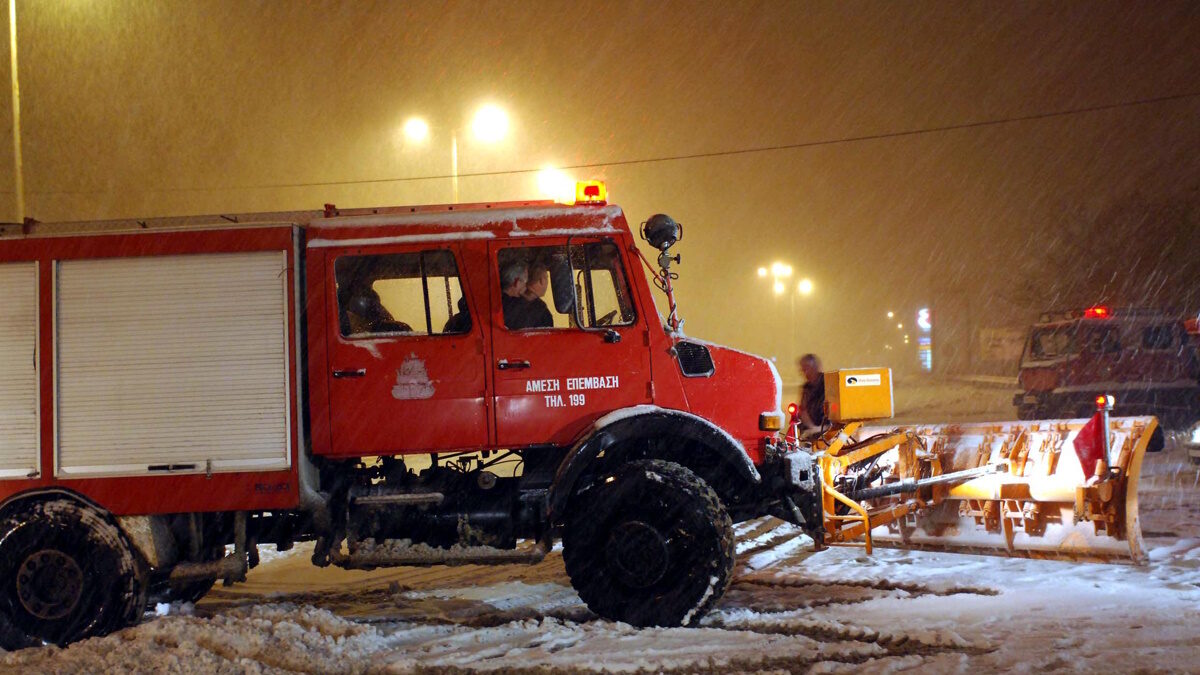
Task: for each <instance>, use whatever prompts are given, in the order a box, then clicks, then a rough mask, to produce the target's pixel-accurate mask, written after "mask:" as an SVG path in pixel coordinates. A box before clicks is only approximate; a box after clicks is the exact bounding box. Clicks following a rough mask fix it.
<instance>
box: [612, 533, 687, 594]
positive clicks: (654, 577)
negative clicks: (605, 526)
mask: <svg viewBox="0 0 1200 675" xmlns="http://www.w3.org/2000/svg"><path fill="white" fill-rule="evenodd" d="M604 550H605V559H606V562H607V563H608V567H609V569H611V570H612V571H613V572H615V573H616V576H617V578H618V579H619V580H620V581H621V582H622V583H623V584H625V585H627V586H630V587H632V588H646V587H648V586H652V585H653V584H655V583H657V582H658V580H659V579H662V578H663V575H665V574H666V572H667V568H668V567H669V566H670V562H671V552H670V548H669V547H668V542H667V539H666V537H664V536H663V534H662V533H661V532H659V531H658V528H656V527H654V526H653V525H650V524H648V523H645V522H643V521H640V520H633V521H628V522H625V523H621V524H620V525H618V526H617V527H615V528H613V529H612V531H611V532H610V533H609V535H608V545H607V546H606V547H605V549H604Z"/></svg>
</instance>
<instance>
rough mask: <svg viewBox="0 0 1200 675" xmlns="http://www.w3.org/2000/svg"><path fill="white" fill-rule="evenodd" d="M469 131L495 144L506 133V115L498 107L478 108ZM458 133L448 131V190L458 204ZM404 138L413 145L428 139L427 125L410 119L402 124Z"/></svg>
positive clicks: (480, 138)
mask: <svg viewBox="0 0 1200 675" xmlns="http://www.w3.org/2000/svg"><path fill="white" fill-rule="evenodd" d="M471 131H472V132H473V133H474V135H475V138H476V139H477V140H480V141H483V142H485V143H495V142H497V141H499V140H501V139H503V138H504V137H505V135H507V133H508V114H507V113H505V112H504V110H502V109H501V108H500V107H498V106H495V105H492V104H488V105H485V106H483V107H482V108H480V109H479V110H478V111H477V112H476V113H475V117H474V118H473V119H472V120H471ZM458 132H459V129H457V128H452V129H450V190H451V193H452V195H453V203H455V204H457V203H458ZM404 138H405V139H407V140H409V141H410V142H413V143H424V142H425V141H426V140H428V139H429V123H428V122H426V121H425V120H424V119H422V118H420V117H410V118H409V119H408V120H407V121H405V123H404Z"/></svg>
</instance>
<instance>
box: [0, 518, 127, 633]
mask: <svg viewBox="0 0 1200 675" xmlns="http://www.w3.org/2000/svg"><path fill="white" fill-rule="evenodd" d="M0 537H2V538H0V617H2V618H0V643H2V644H0V646H3V647H4V648H5V649H17V648H20V647H25V646H29V645H30V644H36V643H39V642H49V643H54V644H57V645H60V646H61V645H66V644H68V643H71V642H75V641H77V640H81V639H84V638H87V637H92V636H94V635H104V634H106V633H109V632H112V631H114V630H119V629H121V628H123V627H125V626H127V625H130V624H132V623H135V622H136V621H137V620H138V619H140V618H141V615H142V610H143V609H144V608H145V606H146V571H145V567H144V565H143V564H142V562H141V560H140V558H138V557H137V555H136V554H134V552H133V551H132V549H131V547H130V546H129V544H128V542H127V541H126V540H125V537H124V535H122V534H121V531H120V530H119V529H117V527H116V526H115V525H113V524H112V523H110V522H108V521H107V520H106V519H105V518H104V516H103V515H102V514H100V513H99V512H97V511H96V510H95V509H92V508H89V507H87V506H85V505H83V504H80V503H79V502H75V501H72V500H66V499H58V500H53V501H47V502H41V503H37V504H32V505H30V506H28V507H25V508H23V509H20V510H18V511H16V512H14V513H11V514H9V515H7V516H5V517H4V518H3V519H0Z"/></svg>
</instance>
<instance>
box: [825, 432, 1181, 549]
mask: <svg viewBox="0 0 1200 675" xmlns="http://www.w3.org/2000/svg"><path fill="white" fill-rule="evenodd" d="M1098 420H1099V418H1097V422H1098ZM1087 422H1088V420H1086V419H1078V420H1043V421H1032V422H1002V423H979V424H953V425H938V426H920V425H916V426H908V427H892V428H883V427H861V426H860V425H859V423H856V422H855V423H850V424H847V425H846V426H845V427H841V428H839V429H836V430H835V432H832V433H830V434H827V435H826V436H825V438H824V439H822V440H820V441H817V442H816V443H815V444H814V446H813V448H812V449H813V450H814V451H815V452H816V453H817V461H818V464H819V467H820V473H821V479H822V480H821V492H822V506H823V515H824V521H825V532H824V535H825V541H826V543H830V544H838V543H850V542H855V541H859V540H864V541H865V544H866V546H867V549H868V552H870V549H871V547H872V545H882V546H889V547H897V548H920V549H934V550H947V551H958V552H970V553H984V554H992V555H1010V556H1020V557H1031V558H1059V559H1069V560H1090V561H1100V562H1131V563H1137V564H1140V563H1143V562H1145V559H1146V557H1145V550H1144V545H1143V543H1142V532H1141V527H1140V524H1139V522H1138V505H1137V490H1138V478H1139V475H1140V471H1141V465H1142V458H1143V455H1144V454H1145V452H1146V448H1147V446H1148V444H1149V442H1150V437H1151V434H1152V433H1153V432H1154V430H1155V428H1156V427H1157V424H1158V422H1157V420H1156V419H1155V418H1153V417H1120V418H1116V417H1114V418H1109V419H1108V420H1107V422H1108V424H1107V432H1108V439H1109V443H1108V446H1107V452H1108V456H1107V461H1106V462H1101V463H1099V464H1098V465H1097V466H1092V467H1089V468H1088V469H1087V470H1085V469H1084V467H1083V466H1081V463H1080V460H1079V456H1078V454H1077V453H1076V450H1075V445H1076V443H1075V442H1076V439H1077V438H1078V437H1079V436H1080V433H1081V430H1082V431H1083V433H1084V434H1087V433H1088V431H1087V430H1084V427H1085V424H1087ZM1092 428H1095V427H1092ZM1084 456H1087V454H1086V453H1084ZM1089 461H1090V460H1089Z"/></svg>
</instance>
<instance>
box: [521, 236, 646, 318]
mask: <svg viewBox="0 0 1200 675" xmlns="http://www.w3.org/2000/svg"><path fill="white" fill-rule="evenodd" d="M497 263H498V265H497V267H498V269H497V274H498V275H499V279H500V286H501V293H502V294H503V295H502V298H501V300H502V306H503V307H504V325H505V328H508V329H509V330H533V329H539V328H572V327H575V326H577V325H578V321H577V316H578V317H579V319H581V320H582V321H583V325H584V326H585V327H589V328H590V327H593V326H627V325H630V324H632V323H633V322H634V321H635V320H636V319H637V314H636V312H635V311H634V308H633V301H632V299H631V294H630V291H629V284H628V281H627V280H626V277H625V273H624V269H623V267H622V266H621V255H620V253H619V251H618V249H617V246H616V245H615V244H613V243H612V242H609V241H602V242H588V243H583V244H574V245H572V246H571V247H570V251H569V252H568V249H567V247H566V246H526V247H513V248H506V249H502V250H501V251H500V252H499V253H498V254H497ZM522 272H523V273H524V274H523V275H522ZM520 279H524V282H523V283H522V282H521V281H520ZM506 280H508V281H509V286H508V287H507V291H506V290H505V288H504V283H505V281H506ZM548 301H549V302H548ZM577 301H578V303H579V309H580V311H579V312H578V313H576V311H575V303H576V302H577Z"/></svg>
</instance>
